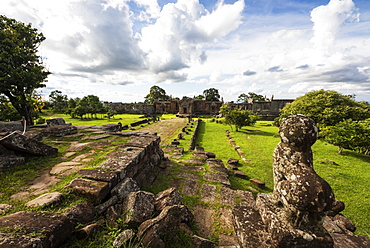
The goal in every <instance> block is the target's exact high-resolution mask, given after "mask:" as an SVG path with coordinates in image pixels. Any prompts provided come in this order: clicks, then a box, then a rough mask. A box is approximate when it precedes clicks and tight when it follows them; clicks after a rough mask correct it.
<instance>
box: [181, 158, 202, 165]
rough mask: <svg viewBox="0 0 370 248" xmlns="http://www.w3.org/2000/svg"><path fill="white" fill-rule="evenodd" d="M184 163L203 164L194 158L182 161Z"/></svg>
mask: <svg viewBox="0 0 370 248" xmlns="http://www.w3.org/2000/svg"><path fill="white" fill-rule="evenodd" d="M184 162H185V163H189V164H204V162H203V160H201V159H195V158H189V159H184Z"/></svg>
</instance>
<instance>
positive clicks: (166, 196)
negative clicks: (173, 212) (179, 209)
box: [154, 188, 182, 211]
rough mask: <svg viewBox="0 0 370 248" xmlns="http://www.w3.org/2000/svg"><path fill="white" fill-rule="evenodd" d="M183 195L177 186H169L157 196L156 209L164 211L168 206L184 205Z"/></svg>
mask: <svg viewBox="0 0 370 248" xmlns="http://www.w3.org/2000/svg"><path fill="white" fill-rule="evenodd" d="M181 199H182V197H181V195H180V193H179V191H177V189H176V188H169V189H166V190H164V191H162V192H159V193H158V194H156V196H155V201H154V207H155V210H156V211H162V210H163V209H164V208H165V207H167V206H173V205H182V203H181Z"/></svg>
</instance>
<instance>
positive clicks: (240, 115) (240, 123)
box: [225, 109, 259, 131]
mask: <svg viewBox="0 0 370 248" xmlns="http://www.w3.org/2000/svg"><path fill="white" fill-rule="evenodd" d="M258 119H259V117H258V115H256V114H255V113H254V112H253V111H250V110H239V109H234V110H231V111H229V112H228V113H227V114H226V116H225V124H227V125H235V129H236V131H238V130H239V129H241V128H242V127H244V126H252V125H254V124H255V123H256V121H257V120H258Z"/></svg>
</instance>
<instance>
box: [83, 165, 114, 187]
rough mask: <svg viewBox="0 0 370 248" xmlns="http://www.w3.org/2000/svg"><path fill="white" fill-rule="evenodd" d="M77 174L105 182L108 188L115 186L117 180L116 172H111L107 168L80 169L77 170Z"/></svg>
mask: <svg viewBox="0 0 370 248" xmlns="http://www.w3.org/2000/svg"><path fill="white" fill-rule="evenodd" d="M78 174H79V175H80V176H82V177H83V178H87V179H93V180H95V181H102V182H107V183H108V184H109V188H110V189H111V188H113V187H114V186H116V185H117V184H118V181H119V178H118V172H111V171H107V170H96V169H82V170H79V171H78Z"/></svg>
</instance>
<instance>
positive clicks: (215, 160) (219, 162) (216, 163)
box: [207, 158, 225, 167]
mask: <svg viewBox="0 0 370 248" xmlns="http://www.w3.org/2000/svg"><path fill="white" fill-rule="evenodd" d="M207 164H208V165H209V166H212V165H213V166H221V167H225V165H224V162H223V161H222V160H221V159H219V158H209V159H207Z"/></svg>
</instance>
